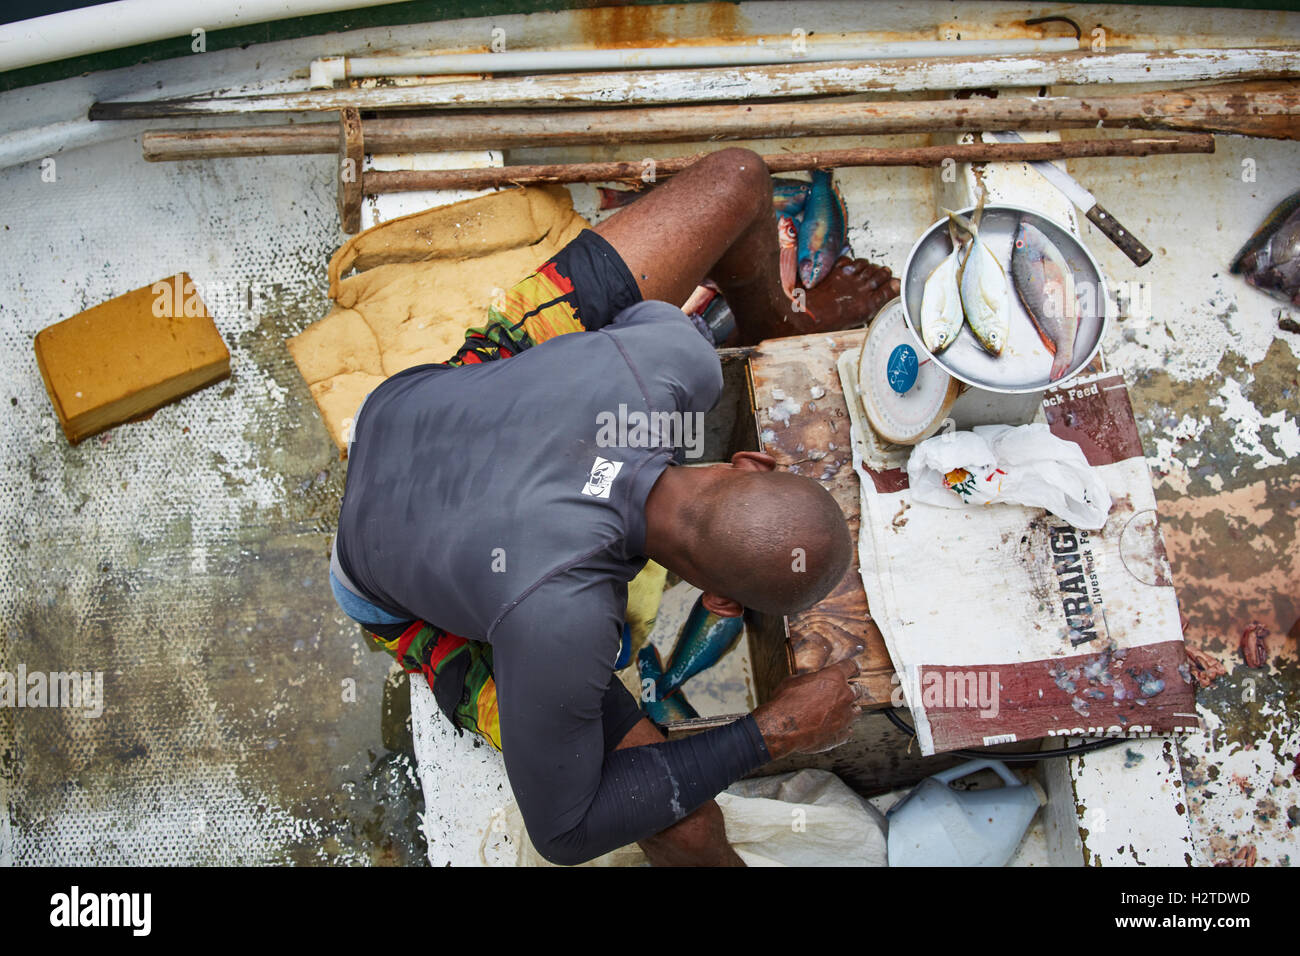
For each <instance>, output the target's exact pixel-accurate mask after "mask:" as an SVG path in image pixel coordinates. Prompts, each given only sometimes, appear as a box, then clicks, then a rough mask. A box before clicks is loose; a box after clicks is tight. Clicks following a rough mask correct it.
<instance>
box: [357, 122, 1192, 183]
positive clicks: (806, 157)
mask: <svg viewBox="0 0 1300 956" xmlns="http://www.w3.org/2000/svg"><path fill="white" fill-rule="evenodd" d="M1212 152H1214V137H1213V136H1209V135H1193V136H1171V137H1164V138H1144V139H1104V140H1103V139H1089V140H1076V141H1073V142H1061V143H967V144H958V145H951V146H920V147H915V148H911V149H876V148H871V147H862V148H858V149H828V150H824V151H821V152H816V153H778V154H776V155H772V156H764V157H763V161H764V162H765V163H767V167H768V169H770V170H771V171H772V172H774V173H785V172H792V171H794V170H800V169H825V168H831V167H841V166H940V165H942V164H943V162H944V160H946V159H951V160H953V161H954V162H959V163H973V162H980V163H987V162H1023V161H1028V160H1038V159H1073V158H1078V157H1084V156H1155V155H1162V154H1167V153H1212ZM699 158H700V156H698V155H696V156H674V157H672V158H669V159H658V160H639V161H636V162H610V163H561V164H555V165H544V166H498V167H496V168H486V169H411V170H405V169H404V170H393V171H374V170H372V171H369V172H367V173H366V174H365V178H364V180H363V182H362V187H363V190H364V191H365V192H366V193H392V192H412V191H415V190H421V189H489V188H491V187H494V186H510V185H521V186H526V185H535V184H539V183H604V182H629V183H640V182H645V181H647V179H648V178H649V177H653V178H654V179H660V178H664V177H667V176H671V175H673V174H674V173H678V172H681V171H682V170H683V169H685V168H686V167H687V166H689V165H690V164H691V163H693V162H695V161H696V160H697V159H699Z"/></svg>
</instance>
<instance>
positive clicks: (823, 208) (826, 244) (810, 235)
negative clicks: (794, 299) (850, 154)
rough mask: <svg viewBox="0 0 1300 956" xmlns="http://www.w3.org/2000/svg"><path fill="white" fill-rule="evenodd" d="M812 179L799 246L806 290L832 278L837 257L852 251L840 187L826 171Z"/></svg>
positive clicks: (818, 171)
mask: <svg viewBox="0 0 1300 956" xmlns="http://www.w3.org/2000/svg"><path fill="white" fill-rule="evenodd" d="M812 175H813V178H812V186H811V187H810V189H809V192H808V201H807V202H806V203H805V204H804V209H803V222H802V224H801V225H800V226H799V246H798V249H799V282H800V284H802V285H803V287H804V288H805V289H809V290H811V289H812V288H813V287H814V286H816V285H817V283H819V282H821V281H822V279H825V278H826V277H827V276H828V275H830V274H831V270H832V269H834V268H835V263H836V262H838V261H839V258H840V256H842V255H845V254H848V253H849V252H850V251H851V250H850V249H849V244H848V212H847V209H846V208H845V205H844V197H843V196H841V195H840V191H839V187H837V186H836V185H835V183H834V182H833V181H832V179H831V174H830V173H829V172H828V171H827V170H824V169H817V170H814V171H813V174H812Z"/></svg>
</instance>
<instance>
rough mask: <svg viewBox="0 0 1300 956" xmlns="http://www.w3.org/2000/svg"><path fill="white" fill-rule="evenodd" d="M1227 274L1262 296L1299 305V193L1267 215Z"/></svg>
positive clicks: (1289, 197) (1293, 194)
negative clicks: (1230, 272)
mask: <svg viewBox="0 0 1300 956" xmlns="http://www.w3.org/2000/svg"><path fill="white" fill-rule="evenodd" d="M1231 271H1232V272H1233V274H1234V275H1239V276H1242V277H1243V278H1244V279H1245V280H1246V281H1247V282H1248V283H1250V284H1251V285H1253V286H1254V287H1255V288H1256V289H1259V290H1260V291H1261V292H1263V293H1265V294H1266V295H1271V296H1273V297H1274V298H1276V299H1281V300H1282V301H1283V302H1286V303H1288V304H1289V305H1300V191H1298V192H1294V193H1292V194H1291V195H1290V196H1288V197H1287V198H1286V199H1284V200H1282V202H1281V203H1279V204H1278V205H1277V206H1276V207H1275V208H1274V209H1273V211H1272V212H1271V213H1269V215H1268V218H1267V219H1265V220H1264V222H1263V224H1262V225H1261V226H1260V227H1259V228H1258V229H1256V230H1255V234H1254V235H1253V236H1251V237H1250V239H1249V241H1247V243H1246V244H1245V245H1244V246H1242V247H1241V251H1240V252H1238V253H1237V255H1236V257H1235V258H1234V259H1233V260H1232V267H1231Z"/></svg>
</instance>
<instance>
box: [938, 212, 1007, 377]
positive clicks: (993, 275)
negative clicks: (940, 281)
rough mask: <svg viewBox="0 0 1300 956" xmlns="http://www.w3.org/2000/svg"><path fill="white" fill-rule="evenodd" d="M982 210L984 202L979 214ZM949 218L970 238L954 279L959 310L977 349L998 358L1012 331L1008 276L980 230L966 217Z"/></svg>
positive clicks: (954, 216) (951, 215)
mask: <svg viewBox="0 0 1300 956" xmlns="http://www.w3.org/2000/svg"><path fill="white" fill-rule="evenodd" d="M982 209H983V199H982V198H981V201H980V210H977V211H976V217H977V219H978V215H979V212H980V211H982ZM948 218H949V219H951V220H952V221H953V222H955V223H956V224H957V225H958V227H960V228H961V229H962V230H964V231H965V232H968V233H969V234H970V237H971V241H970V251H969V252H967V253H966V258H965V259H964V260H963V261H962V266H961V273H960V275H959V276H958V277H957V283H958V288H959V289H960V290H961V307H962V311H963V312H965V313H966V322H967V324H968V325H970V329H971V331H972V332H974V333H975V338H977V339H979V343H980V345H982V346H984V349H985V351H987V352H989V354H991V355H1001V354H1002V348H1003V346H1005V345H1006V344H1007V334H1008V333H1009V332H1010V331H1011V308H1010V306H1011V301H1010V300H1011V290H1010V289H1009V288H1008V286H1007V274H1006V272H1005V271H1004V270H1003V268H1002V264H1001V263H1000V262H998V260H997V257H996V256H994V255H993V253H992V252H990V251H989V247H988V246H987V245H985V243H984V241H983V240H982V239H980V236H979V226H978V225H977V224H976V222H972V221H971V220H969V219H967V218H966V217H965V216H960V215H958V214H957V213H955V212H951V211H949V212H948Z"/></svg>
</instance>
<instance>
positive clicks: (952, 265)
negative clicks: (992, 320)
mask: <svg viewBox="0 0 1300 956" xmlns="http://www.w3.org/2000/svg"><path fill="white" fill-rule="evenodd" d="M948 234H949V236H950V237H951V238H952V252H950V253H948V255H947V257H946V258H945V259H944V260H943V262H941V263H939V264H938V265H937V266H935V267H934V271H933V272H931V273H930V277H929V278H928V279H926V280H925V289H924V290H923V291H922V293H921V340H922V341H923V342H924V343H925V347H926V348H927V349H929V350H930V351H931V352H932V353H933V354H935V355H938V354H939V353H940V352H942V351H943V350H944V349H946V348H947V347H948V346H950V345H952V343H953V340H954V339H955V338H957V334H958V333H959V332H961V326H962V322H963V321H964V320H965V314H964V313H963V312H962V308H961V289H960V288H959V287H958V284H957V277H958V275H959V274H960V272H961V261H962V259H961V253H962V245H963V244H962V241H961V238H960V237H959V236H958V235H957V230H956V228H955V227H954V225H953V223H952V222H949V223H948Z"/></svg>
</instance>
